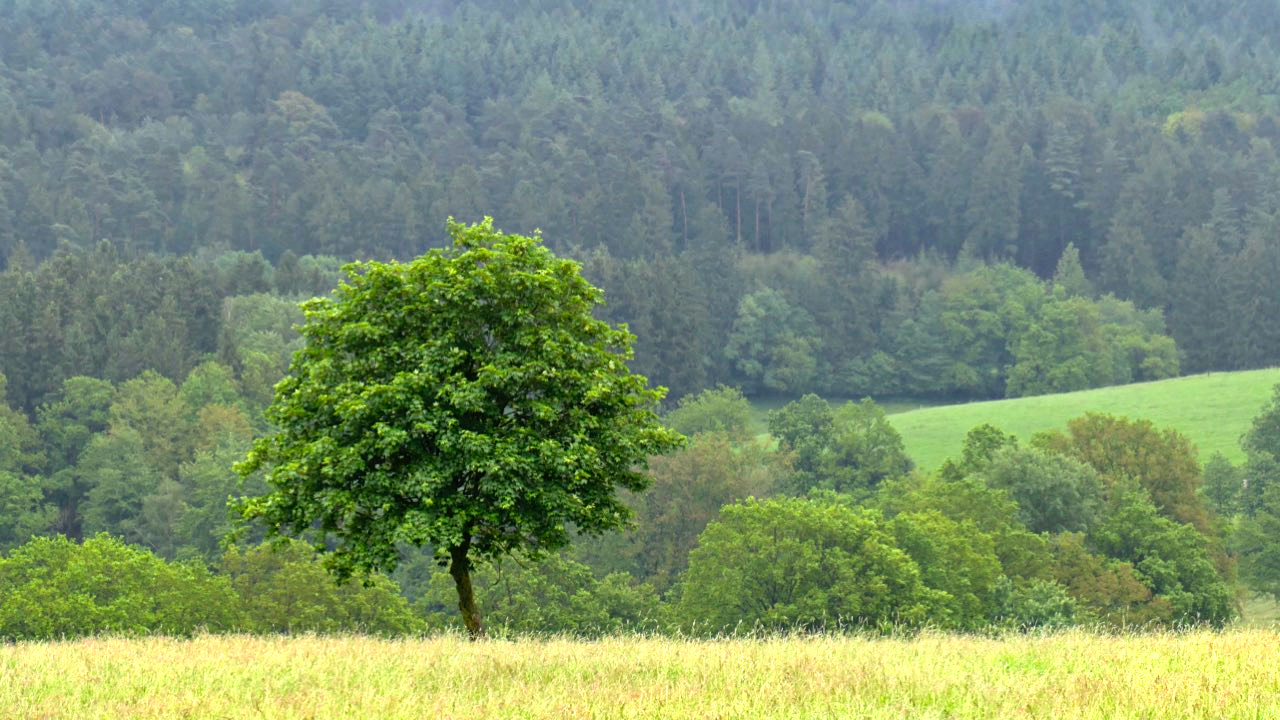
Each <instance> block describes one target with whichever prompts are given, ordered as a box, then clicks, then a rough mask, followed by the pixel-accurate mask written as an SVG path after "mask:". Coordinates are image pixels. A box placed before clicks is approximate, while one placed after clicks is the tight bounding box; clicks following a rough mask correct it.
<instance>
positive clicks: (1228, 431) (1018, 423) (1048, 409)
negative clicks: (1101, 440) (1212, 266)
mask: <svg viewBox="0 0 1280 720" xmlns="http://www.w3.org/2000/svg"><path fill="white" fill-rule="evenodd" d="M1277 383H1280V368H1269V369H1266V370H1247V371H1240V372H1214V373H1208V374H1204V375H1192V376H1189V377H1180V378H1173V379H1171V380H1160V381H1158V382H1149V383H1138V384H1134V385H1119V386H1116V387H1108V388H1098V389H1094V390H1083V391H1080V392H1073V393H1063V394H1059V395H1040V396H1037V397H1029V398H1016V399H1011V400H993V401H989V402H974V403H966V404H962V405H942V406H938V407H930V408H924V409H920V410H912V411H909V412H904V413H899V414H896V415H890V416H889V419H890V421H891V422H892V423H893V426H894V428H896V429H897V431H898V432H899V433H901V434H902V440H903V442H904V443H905V444H906V448H907V454H908V455H910V456H911V458H912V459H913V460H914V461H915V462H916V465H917V466H918V467H920V468H922V469H924V470H932V469H934V468H936V467H938V465H940V464H941V463H942V462H943V461H944V460H946V459H947V458H948V457H958V456H959V454H960V450H961V447H962V446H963V443H964V437H965V434H966V433H967V432H969V430H970V429H971V428H973V427H975V426H977V425H981V424H983V423H990V424H991V425H994V426H996V427H998V428H1000V429H1002V430H1004V431H1005V432H1012V433H1014V434H1016V435H1017V436H1018V437H1019V438H1021V439H1022V440H1024V441H1025V440H1028V439H1030V438H1031V436H1032V435H1033V434H1035V433H1037V432H1040V431H1042V430H1051V429H1055V428H1064V427H1066V423H1067V421H1068V420H1070V419H1072V418H1075V417H1079V416H1080V415H1083V414H1085V413H1087V412H1102V413H1109V414H1112V415H1123V416H1126V417H1129V418H1131V419H1146V420H1150V421H1151V422H1153V423H1155V424H1156V425H1157V426H1158V427H1161V428H1171V429H1174V430H1177V431H1178V432H1181V433H1182V434H1184V435H1186V436H1187V437H1188V438H1189V439H1190V440H1191V441H1192V442H1193V443H1195V445H1196V447H1198V448H1199V449H1200V461H1201V462H1202V463H1203V462H1204V461H1205V460H1207V459H1208V458H1209V457H1210V456H1211V455H1213V453H1215V452H1220V453H1222V454H1223V455H1225V456H1226V457H1227V458H1229V459H1230V460H1232V461H1233V462H1239V461H1241V460H1243V459H1244V452H1243V451H1242V450H1241V449H1240V436H1241V435H1243V434H1244V433H1245V432H1246V431H1247V430H1248V429H1249V426H1250V423H1251V422H1252V421H1253V418H1254V417H1255V416H1256V415H1257V414H1258V412H1259V411H1260V410H1261V408H1262V406H1263V405H1265V404H1266V402H1267V400H1268V399H1269V398H1270V397H1271V390H1272V388H1273V387H1274V386H1275V385H1276V384H1277Z"/></svg>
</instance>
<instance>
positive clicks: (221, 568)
mask: <svg viewBox="0 0 1280 720" xmlns="http://www.w3.org/2000/svg"><path fill="white" fill-rule="evenodd" d="M218 572H219V573H220V574H221V575H223V576H224V577H225V578H226V580H227V581H228V582H229V583H230V586H231V588H232V589H234V590H235V592H236V594H237V595H238V596H239V597H240V599H241V601H242V602H243V607H244V614H245V618H244V622H243V625H242V627H243V628H244V629H246V630H248V631H249V632H254V633H285V634H301V633H361V634H369V635H408V634H414V633H418V632H421V631H422V630H423V629H424V627H425V626H424V625H423V622H422V620H421V619H420V618H418V617H417V616H416V615H415V614H414V613H413V611H412V609H411V608H410V607H409V603H408V601H407V600H405V599H404V598H403V597H401V596H400V593H399V588H398V587H396V585H395V583H394V582H392V581H390V580H388V579H387V578H386V577H384V576H380V575H373V576H368V577H365V578H362V582H358V583H357V582H349V583H345V584H342V585H339V584H338V583H337V582H336V581H335V580H334V578H333V577H331V576H330V575H329V574H328V573H327V572H325V569H324V565H323V564H322V563H321V561H320V558H319V557H318V556H317V555H316V553H315V551H314V550H312V549H311V548H309V547H307V546H306V544H305V543H301V542H297V541H287V542H283V543H280V544H277V545H271V544H268V545H258V546H255V547H251V548H247V549H241V548H239V547H235V546H233V547H231V548H228V550H227V552H226V554H225V555H223V556H222V558H221V560H219V562H218Z"/></svg>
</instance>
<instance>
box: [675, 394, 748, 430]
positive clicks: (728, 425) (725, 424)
mask: <svg viewBox="0 0 1280 720" xmlns="http://www.w3.org/2000/svg"><path fill="white" fill-rule="evenodd" d="M665 419H666V423H667V425H668V426H669V427H670V428H671V429H672V430H675V431H676V432H678V433H680V434H681V435H686V436H693V435H697V434H698V433H708V432H718V433H725V434H726V435H728V436H729V437H731V438H733V439H735V440H745V439H746V438H747V435H748V426H749V425H750V422H751V403H750V401H748V400H747V398H746V397H745V396H744V395H743V394H742V391H741V390H739V389H737V388H731V387H725V386H723V385H721V386H720V387H716V388H712V389H708V390H703V391H702V392H700V393H698V394H697V395H686V396H684V397H683V398H680V404H679V405H678V406H677V407H676V408H675V409H674V410H672V411H671V412H669V413H667V416H666V418H665Z"/></svg>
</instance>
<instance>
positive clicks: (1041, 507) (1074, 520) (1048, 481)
mask: <svg viewBox="0 0 1280 720" xmlns="http://www.w3.org/2000/svg"><path fill="white" fill-rule="evenodd" d="M982 477H983V479H985V480H986V481H987V483H988V484H989V485H991V486H992V487H995V488H999V489H1001V490H1004V491H1005V492H1007V493H1009V497H1011V498H1013V500H1014V502H1016V503H1018V514H1019V517H1021V518H1022V522H1023V523H1024V524H1025V525H1026V526H1027V529H1029V530H1031V531H1032V532H1036V533H1061V532H1084V531H1086V530H1088V529H1089V528H1090V527H1091V526H1092V525H1093V523H1094V522H1095V521H1096V519H1097V517H1098V514H1099V512H1100V511H1101V509H1102V502H1103V496H1102V483H1101V482H1100V481H1099V480H1098V475H1097V473H1096V472H1095V471H1094V470H1093V468H1092V467H1090V466H1088V465H1085V464H1084V463H1081V462H1080V461H1078V460H1074V459H1072V458H1069V457H1064V456H1062V455H1057V454H1054V453H1046V452H1042V451H1040V450H1037V449H1035V448H1012V447H1009V448H1003V449H1001V450H999V451H998V452H996V454H995V455H994V457H992V459H991V462H990V464H989V465H988V466H987V468H986V469H985V470H983V472H982Z"/></svg>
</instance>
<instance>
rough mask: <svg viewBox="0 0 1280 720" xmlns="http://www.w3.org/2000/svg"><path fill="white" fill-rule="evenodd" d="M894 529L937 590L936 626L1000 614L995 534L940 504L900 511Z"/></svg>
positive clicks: (968, 623) (967, 625) (932, 618)
mask: <svg viewBox="0 0 1280 720" xmlns="http://www.w3.org/2000/svg"><path fill="white" fill-rule="evenodd" d="M889 531H890V532H891V533H892V534H893V537H894V539H895V541H896V542H897V545H898V547H900V548H902V549H903V551H905V552H906V553H907V554H908V555H910V556H911V559H912V560H914V561H915V563H916V565H918V566H919V568H920V579H921V581H922V582H923V583H924V585H925V587H928V588H929V589H931V590H935V591H938V593H937V597H936V598H935V599H934V600H933V606H932V607H930V608H929V615H928V622H929V625H930V626H931V627H936V628H940V629H959V630H977V629H980V628H984V627H986V626H987V625H989V624H990V623H991V621H992V620H993V619H995V617H996V616H997V615H998V612H997V609H996V603H997V600H996V597H995V591H996V589H997V586H998V585H997V583H998V582H999V581H1001V580H1004V579H1005V578H1004V576H1003V575H1002V574H1001V567H1000V559H999V558H998V557H996V552H995V543H994V542H993V541H992V539H991V536H990V535H987V534H986V533H984V532H982V531H981V530H979V529H978V528H977V526H975V525H974V524H973V522H972V521H969V520H966V521H964V522H956V521H954V520H951V519H950V518H948V517H946V516H945V515H943V514H942V513H940V512H938V511H937V510H929V511H924V512H909V513H902V514H900V515H897V516H896V517H894V518H893V520H892V521H890V522H889Z"/></svg>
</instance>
